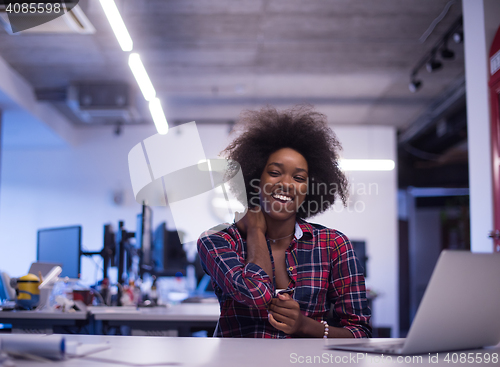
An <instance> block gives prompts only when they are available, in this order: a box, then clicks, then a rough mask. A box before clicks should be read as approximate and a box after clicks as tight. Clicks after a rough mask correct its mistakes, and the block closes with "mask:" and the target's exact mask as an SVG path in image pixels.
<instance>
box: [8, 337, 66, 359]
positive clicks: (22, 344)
mask: <svg viewBox="0 0 500 367" xmlns="http://www.w3.org/2000/svg"><path fill="white" fill-rule="evenodd" d="M0 350H1V351H2V352H5V353H15V354H20V355H23V354H31V355H35V356H39V357H44V358H50V359H63V358H64V356H65V353H66V343H65V339H64V337H63V336H61V335H11V334H3V335H1V336H0Z"/></svg>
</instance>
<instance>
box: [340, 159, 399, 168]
mask: <svg viewBox="0 0 500 367" xmlns="http://www.w3.org/2000/svg"><path fill="white" fill-rule="evenodd" d="M339 164H340V168H341V169H342V170H343V171H392V170H393V169H394V167H395V163H394V161H393V160H392V159H341V160H340V161H339Z"/></svg>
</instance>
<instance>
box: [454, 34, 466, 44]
mask: <svg viewBox="0 0 500 367" xmlns="http://www.w3.org/2000/svg"><path fill="white" fill-rule="evenodd" d="M453 41H455V43H462V42H463V41H464V33H463V32H462V31H458V32H455V33H453Z"/></svg>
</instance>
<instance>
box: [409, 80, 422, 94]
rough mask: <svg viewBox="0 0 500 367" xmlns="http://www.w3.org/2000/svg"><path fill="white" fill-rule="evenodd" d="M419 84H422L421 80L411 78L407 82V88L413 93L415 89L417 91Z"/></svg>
mask: <svg viewBox="0 0 500 367" xmlns="http://www.w3.org/2000/svg"><path fill="white" fill-rule="evenodd" d="M421 86H422V81H421V80H418V79H412V80H411V81H410V84H408V89H409V90H410V92H412V93H415V92H416V91H418V90H419V89H420V87H421Z"/></svg>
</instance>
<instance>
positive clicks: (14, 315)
mask: <svg viewBox="0 0 500 367" xmlns="http://www.w3.org/2000/svg"><path fill="white" fill-rule="evenodd" d="M20 319H22V320H85V319H87V312H82V311H75V312H59V311H20V310H12V311H0V320H6V322H7V321H8V320H20Z"/></svg>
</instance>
